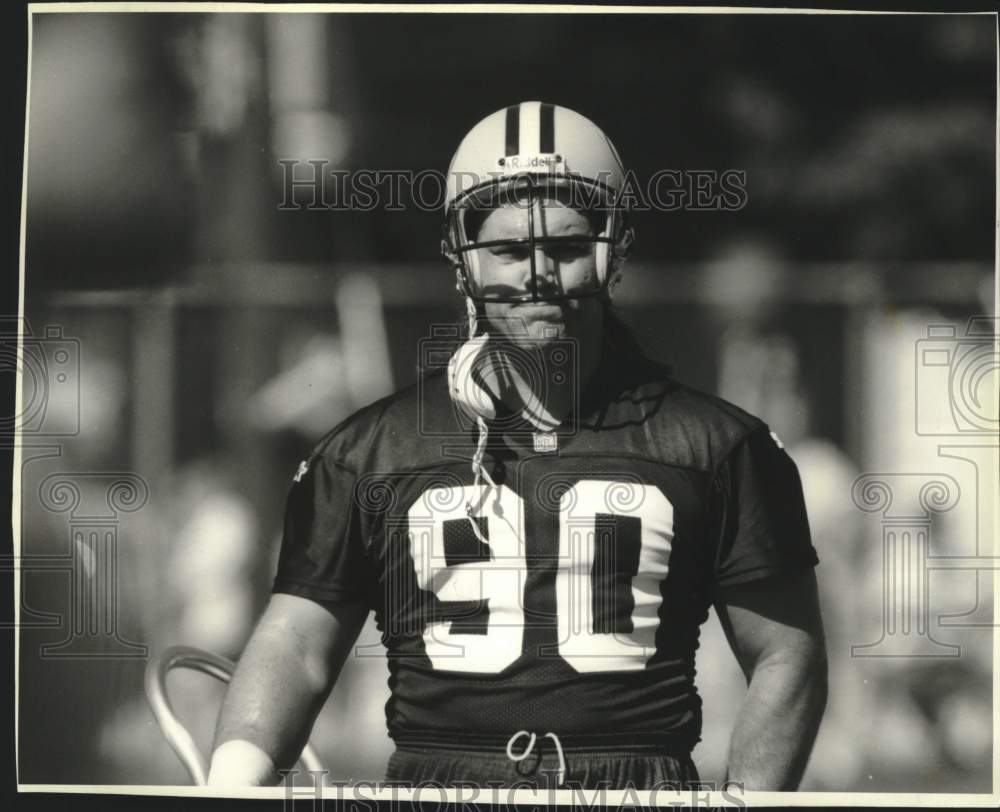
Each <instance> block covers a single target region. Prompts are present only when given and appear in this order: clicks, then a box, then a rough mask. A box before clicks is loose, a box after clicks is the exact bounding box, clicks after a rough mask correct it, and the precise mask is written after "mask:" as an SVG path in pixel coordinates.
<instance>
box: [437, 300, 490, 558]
mask: <svg viewBox="0 0 1000 812" xmlns="http://www.w3.org/2000/svg"><path fill="white" fill-rule="evenodd" d="M465 313H466V316H467V318H468V324H469V340H468V341H467V342H466V345H465V346H464V347H462V348H460V349H459V351H458V352H456V353H455V355H454V356H453V357H452V363H451V364H449V365H448V372H449V376H448V377H449V378H450V380H449V384H450V387H449V388H450V391H451V393H452V397H454V398H455V399H456V401H457V402H458V404H459V406H460V407H461V408H462V410H463V411H464V412H465V413H466V414H467V415H468V416H470V417H472V418H473V419H474V420H475V421H476V428H477V429H478V430H479V439H478V440H477V441H476V451H475V453H474V454H473V455H472V475H473V480H472V487H473V488H474V489H475V488H483V491H482V493H481V498H480V499H479V505H480V506H481V505H483V504H484V503H485V502H486V499H487V497H488V495H489V493H488V489H489V488H493V489H494V490H495V489H496V487H497V486H496V483H495V482H494V481H493V477H491V476H490V472H489V471H487V470H486V466H485V465H483V457H484V456H485V455H486V443H487V441H488V440H489V427H488V426H487V425H486V418H493V417H495V416H496V408H495V406H494V405H493V402H492V399H491V397H490V395H489V393H488V392H486V391H484V390H483V389H482V388H481V387H480V386H479V385H478V384H476V383H475V382H474V381H473V380H472V374H473V371H474V362H475V360H476V358H477V357H478V356H479V355H480V353H482V352H484V351H485V352H488V351H489V350H488V349H487V348H486V342H487V341H488V340H489V334H483V335H482V336H477V335H476V330H477V329H478V327H479V320H478V314H477V313H476V303H475V302H473V301H472V299H471V298H470V297H468V296H467V297H466V298H465ZM466 348H469V352H471V355H470V356H468V357H467V358H465V359H463V360H465V361H466V362H467V364H468V367H469V368H468V370H467V371H466V376H465V377H466V379H465V380H464V381H463V380H459V367H460V363H459V360H458V359H459V357H460V356H461V355H463V354H464V353H465V352H466ZM470 387H471V388H472V390H473V391H472V392H469V391H468V390H469V388H470ZM487 483H488V484H487ZM475 512H476V509H475V507H474V506H473V504H472V500H471V499H470V500H469V501H467V502H466V503H465V515H466V516H468V518H469V524H470V525H472V532H473V533H474V534H475V536H476V538H477V539H479V541H480V543H482V544H488V543H489V542H488V540H487V539H486V538H484V536H483V534H482V532H481V531H480V530H479V524H478V523H477V522H476V520H475V516H474V514H475Z"/></svg>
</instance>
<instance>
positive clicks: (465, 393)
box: [448, 333, 497, 421]
mask: <svg viewBox="0 0 1000 812" xmlns="http://www.w3.org/2000/svg"><path fill="white" fill-rule="evenodd" d="M489 339H490V336H489V334H488V333H483V334H482V335H478V336H474V337H473V338H470V339H469V340H468V341H466V342H465V343H464V344H463V345H462V346H461V347H459V348H458V350H456V352H455V354H454V355H452V357H451V360H449V361H448V392H449V394H450V395H451V399H452V400H453V401H454V402H455V403H456V404H458V407H459V409H461V411H462V413H463V414H464V415H465V416H466V417H468V418H469V419H470V420H473V421H475V420H476V419H477V418H482V419H484V420H493V419H495V418H496V416H497V408H496V404H495V403H494V401H493V398H492V397H491V396H490V394H489V392H487V391H486V390H485V389H484V388H483V387H482V386H481V385H480V384H479V383H478V382H477V381H476V380H475V377H474V375H473V373H474V372H475V371H476V369H477V368H478V367H479V366H480V365H481V364H482V359H483V357H484V356H485V354H486V353H487V352H488V347H487V342H488V341H489Z"/></svg>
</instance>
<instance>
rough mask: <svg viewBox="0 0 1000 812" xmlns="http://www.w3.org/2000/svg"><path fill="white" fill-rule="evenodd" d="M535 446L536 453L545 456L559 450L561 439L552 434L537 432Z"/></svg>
mask: <svg viewBox="0 0 1000 812" xmlns="http://www.w3.org/2000/svg"><path fill="white" fill-rule="evenodd" d="M534 446H535V451H537V452H538V453H540V454H544V453H546V452H549V451H555V450H557V449H558V448H559V438H558V437H557V436H556V435H555V434H553V433H551V432H545V433H541V432H537V431H536V432H535V434H534Z"/></svg>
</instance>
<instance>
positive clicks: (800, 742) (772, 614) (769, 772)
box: [715, 568, 827, 791]
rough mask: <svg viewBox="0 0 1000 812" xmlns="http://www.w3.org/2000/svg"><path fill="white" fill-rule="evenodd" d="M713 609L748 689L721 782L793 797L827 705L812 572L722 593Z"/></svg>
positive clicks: (785, 575) (822, 644)
mask: <svg viewBox="0 0 1000 812" xmlns="http://www.w3.org/2000/svg"><path fill="white" fill-rule="evenodd" d="M715 606H716V611H717V612H718V615H719V620H720V621H721V622H722V628H723V629H724V630H725V633H726V638H727V639H728V641H729V645H730V647H731V648H732V650H733V653H734V654H735V655H736V659H737V660H738V661H739V664H740V667H741V668H742V669H743V673H744V675H745V676H746V679H747V685H748V690H747V693H746V697H745V698H744V700H743V706H742V708H741V710H740V714H739V716H738V718H737V720H736V727H735V728H734V730H733V735H732V741H731V743H730V752H729V767H728V770H727V780H729V781H734V782H737V783H740V784H742V785H743V786H744V788H745V789H749V790H772V791H783V790H784V791H787V790H794V789H796V788H797V787H798V784H799V781H800V780H801V779H802V773H803V772H804V770H805V767H806V762H807V761H808V760H809V753H810V752H811V750H812V746H813V742H814V741H815V738H816V732H817V730H818V729H819V723H820V720H821V719H822V716H823V710H824V708H825V706H826V697H827V661H826V645H825V642H824V638H823V622H822V618H821V616H820V610H819V599H818V595H817V588H816V575H815V572H814V570H813V569H812V568H806V569H798V570H794V571H790V572H786V573H783V574H781V575H775V576H771V577H769V578H764V579H761V580H755V581H751V582H749V583H746V584H740V585H735V586H730V587H727V588H726V589H724V590H721V591H720V593H719V595H718V597H717V600H716V604H715Z"/></svg>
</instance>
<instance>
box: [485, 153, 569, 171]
mask: <svg viewBox="0 0 1000 812" xmlns="http://www.w3.org/2000/svg"><path fill="white" fill-rule="evenodd" d="M559 163H562V158H560V157H559V156H558V155H548V154H545V155H509V156H507V157H506V158H501V159H500V161H499V164H500V165H501V166H503V167H504V168H505V169H507V170H515V169H537V168H538V167H545V168H546V169H549V168H551V167H554V166H556V165H557V164H559Z"/></svg>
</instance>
